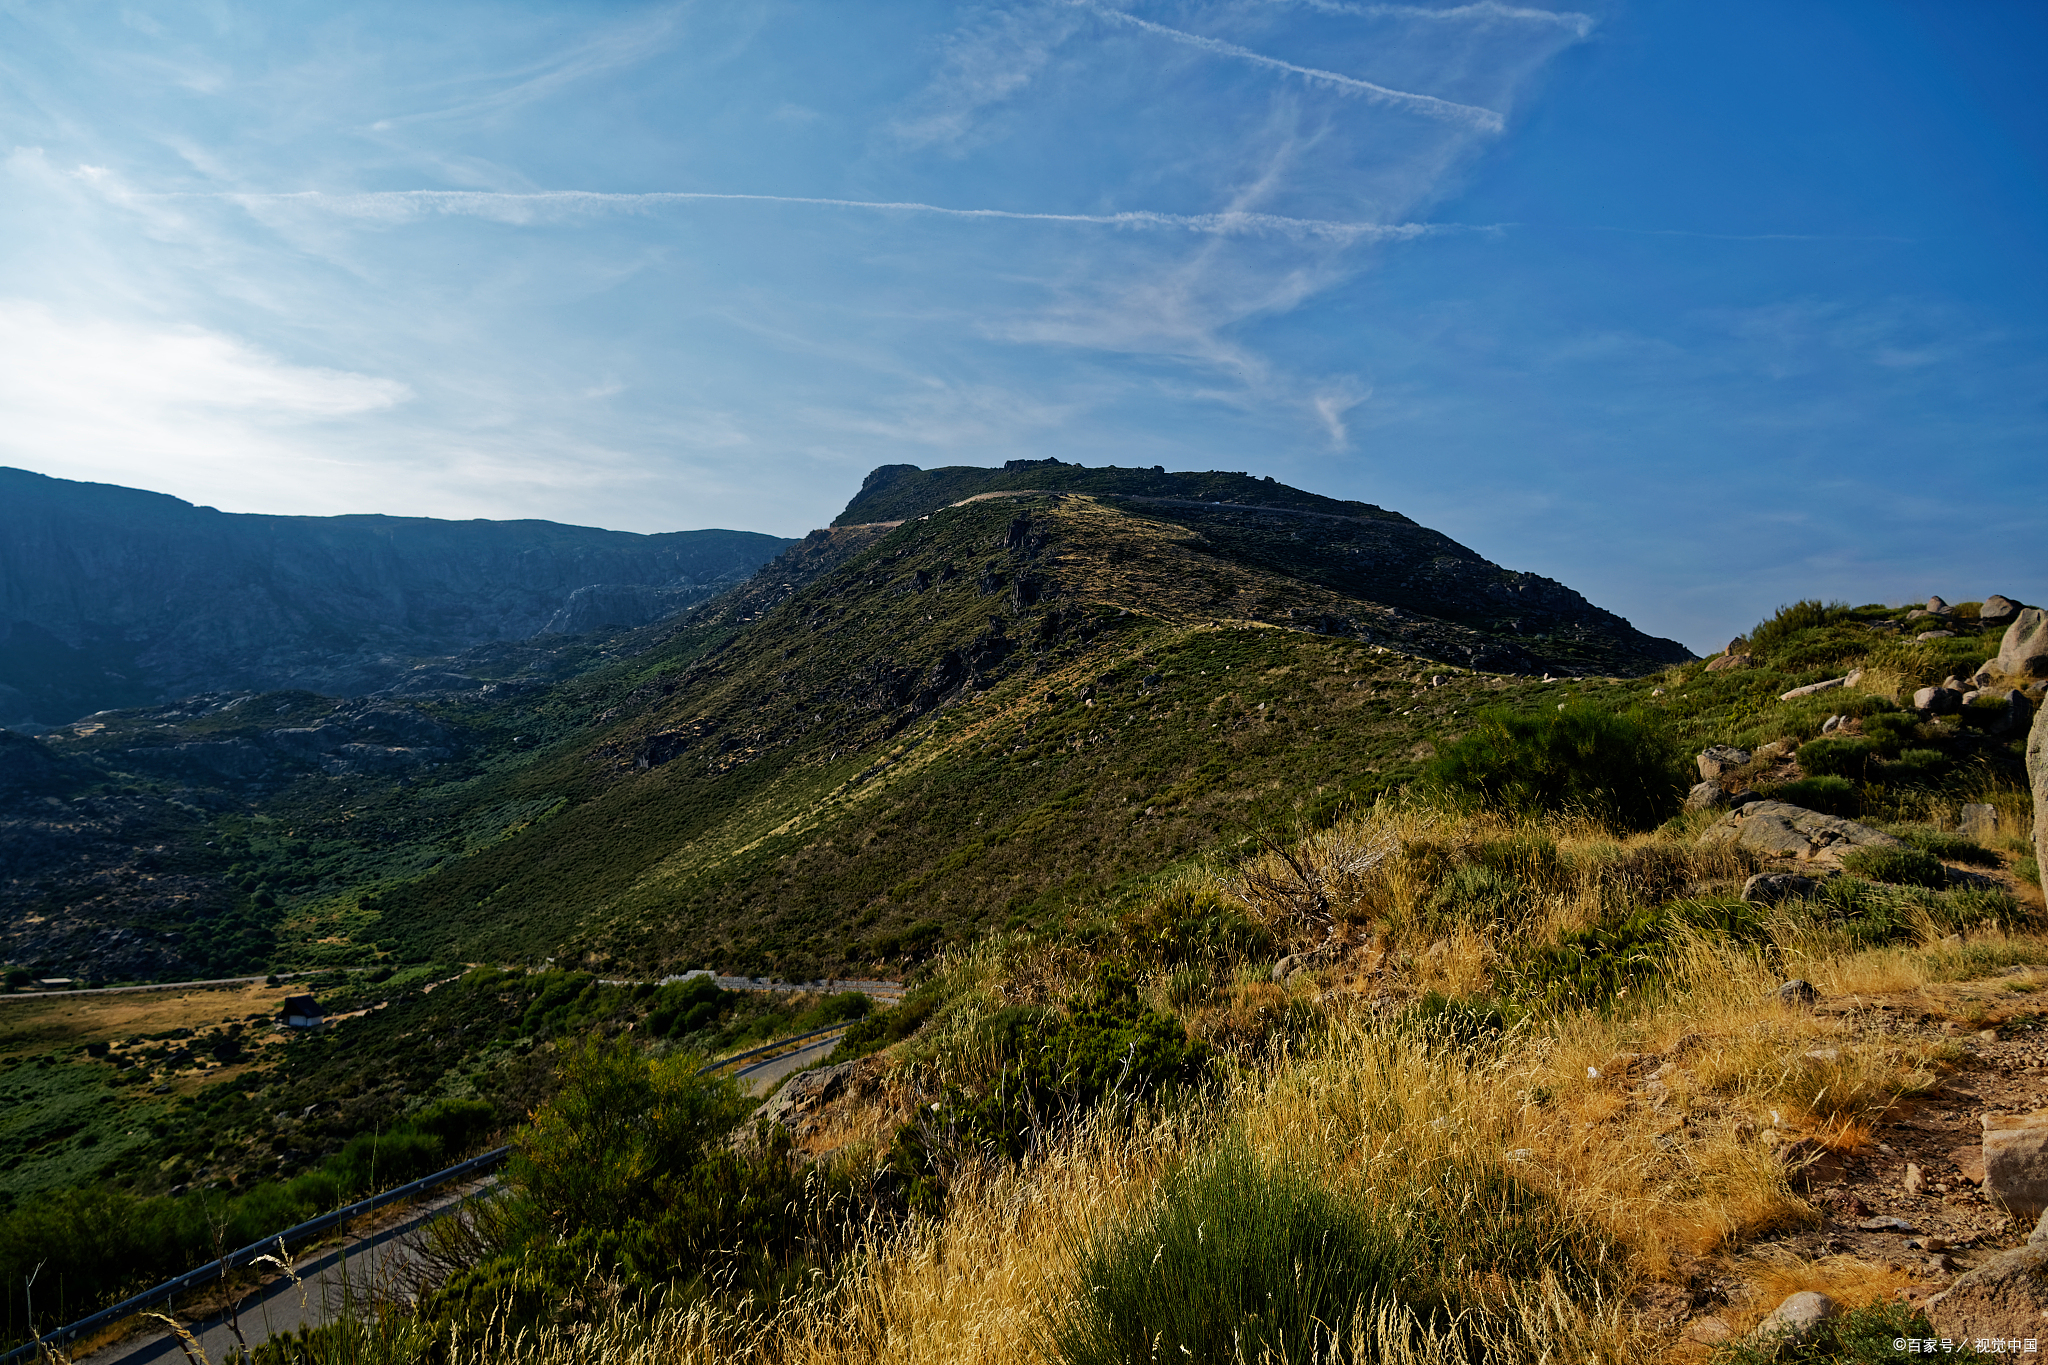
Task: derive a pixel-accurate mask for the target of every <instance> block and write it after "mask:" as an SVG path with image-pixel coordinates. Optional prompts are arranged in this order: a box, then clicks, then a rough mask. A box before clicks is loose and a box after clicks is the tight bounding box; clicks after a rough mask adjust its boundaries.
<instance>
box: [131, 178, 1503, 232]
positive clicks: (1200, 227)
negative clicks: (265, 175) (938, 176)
mask: <svg viewBox="0 0 2048 1365" xmlns="http://www.w3.org/2000/svg"><path fill="white" fill-rule="evenodd" d="M137 197H138V198H160V199H222V200H226V201H228V202H230V203H235V204H240V205H242V206H243V207H245V208H257V207H264V206H276V207H291V206H297V205H303V206H305V207H308V208H315V209H321V210H325V211H327V212H329V213H339V214H345V215H348V216H350V217H357V218H382V219H387V220H401V219H408V218H417V217H421V216H424V215H427V214H455V215H467V216H471V217H479V218H496V219H499V220H502V221H507V222H528V221H531V220H532V219H534V218H536V217H538V216H540V215H542V214H544V213H548V212H560V211H570V212H576V211H584V212H589V211H603V210H628V211H631V210H637V209H648V208H658V207H661V206H663V205H667V204H695V203H750V204H806V205H811V206H815V207H819V208H836V209H864V210H868V211H870V212H878V213H906V214H928V215H932V216H935V217H941V218H981V219H1006V220H1010V221H1015V222H1025V223H1073V224H1079V225H1084V226H1090V227H1110V228H1128V229H1137V230H1150V231H1169V232H1175V231H1177V232H1193V233H1201V234H1204V235H1208V236H1215V237H1265V236H1272V237H1288V238H1293V239H1295V240H1301V241H1307V240H1317V241H1330V242H1343V243H1349V242H1360V241H1407V240H1411V239H1413V238H1417V237H1425V236H1429V235H1431V234H1433V233H1439V232H1445V231H1464V230H1467V229H1464V228H1461V227H1454V226H1452V225H1447V224H1436V223H1359V222H1344V221H1342V220H1334V219H1327V218H1289V217H1285V216H1283V215H1280V214H1273V213H1243V212H1230V213H1196V214H1187V213H1153V212H1150V211H1146V210H1136V211H1132V212H1128V213H1026V212H1022V211H1019V210H1016V209H956V208H947V207H945V206H944V205H941V204H921V203H916V202H914V201H901V202H899V201H890V200H869V199H826V198H820V197H816V196H811V195H789V194H715V193H711V192H708V191H666V190H664V191H655V192H651V193H644V194H608V193H602V192H598V191H594V190H540V191H535V192H532V193H526V194H507V193H496V192H491V191H482V190H379V191H372V192H369V193H363V194H331V193H328V192H326V191H324V190H297V191H292V192H288V193H282V194H242V193H234V192H211V193H190V192H188V193H174V194H162V195H149V196H137Z"/></svg>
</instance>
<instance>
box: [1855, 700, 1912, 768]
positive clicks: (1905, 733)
mask: <svg viewBox="0 0 2048 1365" xmlns="http://www.w3.org/2000/svg"><path fill="white" fill-rule="evenodd" d="M1919 737H1920V718H1919V717H1918V716H1915V715H1914V714H1913V713H1912V712H1910V711H1887V712H1884V713H1883V714H1881V715H1875V716H1865V717H1864V718H1863V738H1864V739H1866V740H1868V741H1869V742H1870V743H1871V744H1872V745H1873V746H1874V747H1875V748H1876V749H1877V751H1878V753H1879V754H1881V755H1883V756H1884V757H1886V758H1896V757H1898V753H1899V750H1901V749H1903V748H1905V747H1906V746H1907V745H1909V744H1911V743H1912V742H1913V741H1915V740H1917V739H1918V738H1919Z"/></svg>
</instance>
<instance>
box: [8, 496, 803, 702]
mask: <svg viewBox="0 0 2048 1365" xmlns="http://www.w3.org/2000/svg"><path fill="white" fill-rule="evenodd" d="M788 544H790V542H789V541H787V540H783V539H780V538H777V537H775V536H766V535H758V534H755V533H752V532H746V531H679V532H671V533H668V534H663V535H634V534H631V533H628V532H622V531H602V530H595V529H592V528H588V527H581V526H563V525H559V524H557V523H555V522H547V521H467V522H451V521H435V520H431V519H428V518H424V517H384V516H343V517H273V516H255V515H237V514H229V513H223V512H218V511H215V510H214V509H212V508H210V507H195V506H193V505H192V504H190V503H187V502H182V501H180V500H179V499H177V498H173V497H168V496H166V495H164V494H161V493H148V492H143V491H140V490H137V489H131V488H118V487H114V486H112V485H106V484H87V483H74V482H71V481H68V480H64V479H52V478H46V477H44V476H42V475H39V474H31V473H28V472H26V471H23V470H17V469H0V724H14V725H21V724H24V723H28V722H30V721H31V719H33V720H36V721H42V722H45V723H55V722H60V721H64V720H68V719H71V718H72V717H75V716H78V715H82V714H85V713H87V712H91V711H95V710H100V709H104V708H108V707H115V706H124V705H138V704H147V703H150V702H155V701H159V700H162V699H165V698H168V697H174V696H180V695H183V694H186V693H190V692H196V691H201V690H207V689H232V688H251V689H264V688H277V687H303V688H310V689H313V690H316V691H322V692H328V693H343V694H361V693H366V692H373V691H376V690H379V689H380V688H381V687H384V686H387V685H389V684H390V682H392V681H393V680H395V679H397V678H398V677H399V676H401V675H402V674H403V673H404V672H405V671H406V670H408V669H409V668H410V667H411V665H412V663H413V662H414V661H415V660H416V659H417V658H419V657H421V656H432V655H446V654H452V653H455V652H457V651H460V650H464V649H467V648H470V647H472V646H475V645H479V644H483V643H487V642H491V641H500V640H519V639H525V638H527V637H530V636H533V635H536V634H538V633H541V632H558V633H579V632H584V631H589V630H596V629H600V628H603V627H607V626H621V627H631V626H639V625H644V624H646V623H648V622H649V621H652V620H657V619H660V618H661V617H663V616H666V615H669V614H672V613H674V612H676V611H679V610H682V609H683V608H685V607H687V606H689V605H691V604H692V603H694V602H696V601H698V600H701V599H702V598H704V597H707V596H709V595H711V594H713V593H716V592H719V591H722V590H723V589H724V588H726V587H729V586H731V585H732V584H734V583H738V582H741V581H743V580H745V579H746V578H747V577H749V576H750V575H751V574H752V573H753V572H754V570H755V569H756V568H758V567H759V566H760V565H761V564H763V563H765V562H766V561H767V560H769V559H771V558H773V557H774V556H775V555H776V554H777V553H778V552H779V551H781V550H782V549H783V548H784V547H785V546H787V545H788Z"/></svg>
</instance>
